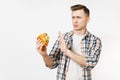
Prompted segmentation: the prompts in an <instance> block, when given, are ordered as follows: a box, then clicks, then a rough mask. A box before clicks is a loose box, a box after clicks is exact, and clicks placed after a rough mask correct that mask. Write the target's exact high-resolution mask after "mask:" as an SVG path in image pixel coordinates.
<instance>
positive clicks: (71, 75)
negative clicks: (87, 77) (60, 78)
mask: <svg viewBox="0 0 120 80" xmlns="http://www.w3.org/2000/svg"><path fill="white" fill-rule="evenodd" d="M83 37H84V35H76V34H73V45H72V49H71V50H72V51H73V52H75V53H77V54H79V55H81V51H80V42H81V40H82V38H83ZM66 80H82V67H81V66H80V65H79V64H78V63H76V62H75V61H73V60H72V59H70V62H69V68H68V72H67V74H66Z"/></svg>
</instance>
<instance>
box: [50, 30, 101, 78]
mask: <svg viewBox="0 0 120 80" xmlns="http://www.w3.org/2000/svg"><path fill="white" fill-rule="evenodd" d="M73 33H74V32H73V31H70V32H67V33H66V34H64V39H65V43H66V45H67V47H68V49H70V50H71V46H72V42H73V39H72V35H73ZM81 50H82V51H81V52H82V54H83V56H84V57H85V58H86V63H87V66H82V80H92V79H91V69H92V68H94V67H95V65H96V64H97V62H98V60H99V56H100V52H101V40H100V39H99V38H98V37H96V36H95V35H93V34H91V33H90V32H88V31H87V32H86V34H85V36H84V37H83V38H82V40H81ZM49 56H50V57H51V58H52V60H53V62H54V65H53V66H52V69H53V68H56V67H58V69H57V80H66V79H65V78H66V75H67V74H66V73H67V69H68V67H69V66H68V64H69V59H70V58H69V57H68V56H66V55H64V53H63V52H62V51H61V50H60V48H59V39H58V40H56V42H55V44H54V46H53V48H52V50H51V52H50V54H49Z"/></svg>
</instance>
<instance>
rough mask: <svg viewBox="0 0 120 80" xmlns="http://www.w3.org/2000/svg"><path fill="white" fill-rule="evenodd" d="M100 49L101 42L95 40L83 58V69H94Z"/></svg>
mask: <svg viewBox="0 0 120 80" xmlns="http://www.w3.org/2000/svg"><path fill="white" fill-rule="evenodd" d="M101 47H102V45H101V40H100V39H99V38H97V39H96V41H95V42H94V43H93V44H92V47H90V48H89V50H88V51H87V52H88V53H87V55H86V56H85V57H86V64H87V65H86V66H85V68H87V69H93V68H94V67H95V65H96V64H97V62H98V60H99V57H100V53H101Z"/></svg>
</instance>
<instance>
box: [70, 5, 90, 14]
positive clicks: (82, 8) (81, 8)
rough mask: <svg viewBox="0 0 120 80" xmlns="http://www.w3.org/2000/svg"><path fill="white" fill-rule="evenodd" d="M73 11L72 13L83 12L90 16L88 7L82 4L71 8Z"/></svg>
mask: <svg viewBox="0 0 120 80" xmlns="http://www.w3.org/2000/svg"><path fill="white" fill-rule="evenodd" d="M71 10H72V11H76V10H83V11H84V12H85V13H86V15H87V16H89V15H90V11H89V9H88V8H87V7H86V6H84V5H81V4H76V5H73V6H71Z"/></svg>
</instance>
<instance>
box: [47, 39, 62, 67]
mask: <svg viewBox="0 0 120 80" xmlns="http://www.w3.org/2000/svg"><path fill="white" fill-rule="evenodd" d="M49 56H50V57H51V59H52V61H53V62H54V64H53V65H52V67H51V69H54V68H56V67H57V66H58V64H59V59H60V49H59V41H58V40H56V42H55V44H54V46H53V47H52V50H51V52H50V54H49Z"/></svg>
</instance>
